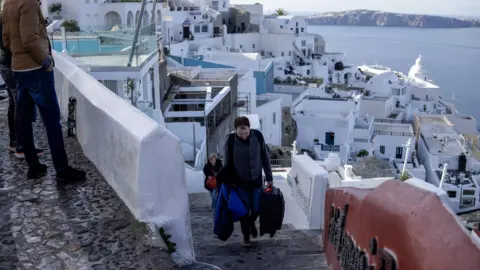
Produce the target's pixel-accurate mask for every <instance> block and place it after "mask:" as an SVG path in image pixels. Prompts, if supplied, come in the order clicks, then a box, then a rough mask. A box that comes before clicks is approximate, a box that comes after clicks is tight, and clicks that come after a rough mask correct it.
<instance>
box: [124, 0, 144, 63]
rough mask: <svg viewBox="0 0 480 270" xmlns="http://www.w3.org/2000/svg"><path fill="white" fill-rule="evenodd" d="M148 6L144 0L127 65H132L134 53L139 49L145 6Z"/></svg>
mask: <svg viewBox="0 0 480 270" xmlns="http://www.w3.org/2000/svg"><path fill="white" fill-rule="evenodd" d="M146 6H147V0H142V7H141V8H140V16H138V20H137V22H136V23H137V25H136V26H135V35H134V36H133V44H132V49H131V50H130V55H129V56H128V63H127V67H131V66H132V60H133V54H134V53H135V50H136V49H137V41H138V35H139V34H140V28H142V21H143V13H145V7H146Z"/></svg>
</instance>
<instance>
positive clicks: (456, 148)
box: [417, 116, 464, 156]
mask: <svg viewBox="0 0 480 270" xmlns="http://www.w3.org/2000/svg"><path fill="white" fill-rule="evenodd" d="M417 119H418V122H419V123H420V132H421V133H422V137H423V139H424V141H425V144H426V146H427V148H428V149H429V151H430V154H432V155H442V154H447V155H453V156H458V155H460V154H461V153H463V152H464V148H463V147H462V144H461V143H460V141H459V140H458V138H459V134H458V133H457V132H456V131H455V129H454V127H453V124H452V123H451V122H450V121H449V120H448V119H447V118H446V117H444V116H424V117H418V118H417Z"/></svg>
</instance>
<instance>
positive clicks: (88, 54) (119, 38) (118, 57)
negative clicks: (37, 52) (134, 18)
mask: <svg viewBox="0 0 480 270" xmlns="http://www.w3.org/2000/svg"><path fill="white" fill-rule="evenodd" d="M155 27H156V26H155V23H153V24H149V25H146V26H143V27H141V28H140V31H139V35H138V39H137V42H136V44H135V46H132V45H133V41H134V37H135V29H134V28H128V27H121V26H116V27H113V28H112V30H111V31H106V30H96V31H91V32H67V33H66V37H65V38H63V37H62V35H61V32H59V31H57V32H54V33H51V34H50V42H51V45H52V49H53V50H56V51H58V52H61V51H62V50H63V49H66V50H67V52H68V53H69V55H71V56H72V57H74V58H78V59H79V60H82V61H85V62H87V63H90V64H91V65H92V66H96V65H100V66H127V63H128V58H129V54H130V52H131V50H132V48H133V50H134V54H133V59H132V66H139V65H141V64H142V63H143V62H144V61H145V60H146V59H147V58H148V57H149V56H150V55H151V54H152V53H155V52H156V51H157V41H156V32H155ZM108 57H112V58H111V59H112V60H111V61H109V58H108Z"/></svg>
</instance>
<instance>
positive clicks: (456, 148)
mask: <svg viewBox="0 0 480 270" xmlns="http://www.w3.org/2000/svg"><path fill="white" fill-rule="evenodd" d="M423 139H424V141H425V144H426V146H427V148H428V150H429V152H430V154H432V155H449V156H459V155H460V154H462V153H463V152H464V148H463V147H462V145H461V143H460V141H458V140H457V139H443V141H442V139H441V138H434V137H423Z"/></svg>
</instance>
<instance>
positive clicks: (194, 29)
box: [193, 25, 200, 33]
mask: <svg viewBox="0 0 480 270" xmlns="http://www.w3.org/2000/svg"><path fill="white" fill-rule="evenodd" d="M193 31H194V32H195V33H200V25H195V26H194V27H193Z"/></svg>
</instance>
